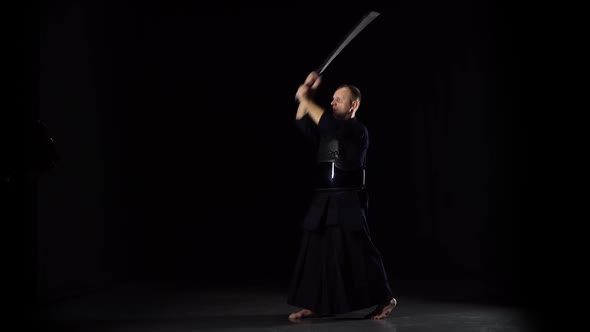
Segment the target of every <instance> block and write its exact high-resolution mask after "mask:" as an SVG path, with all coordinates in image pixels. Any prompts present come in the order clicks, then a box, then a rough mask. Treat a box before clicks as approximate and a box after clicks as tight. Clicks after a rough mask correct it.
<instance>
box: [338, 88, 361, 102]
mask: <svg viewBox="0 0 590 332" xmlns="http://www.w3.org/2000/svg"><path fill="white" fill-rule="evenodd" d="M340 88H347V89H348V90H349V91H350V95H351V96H352V100H358V101H359V103H360V102H361V90H359V88H357V87H356V86H354V85H350V84H342V85H341V86H339V87H338V89H340ZM338 89H336V90H338Z"/></svg>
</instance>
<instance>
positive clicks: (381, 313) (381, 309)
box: [365, 298, 397, 319]
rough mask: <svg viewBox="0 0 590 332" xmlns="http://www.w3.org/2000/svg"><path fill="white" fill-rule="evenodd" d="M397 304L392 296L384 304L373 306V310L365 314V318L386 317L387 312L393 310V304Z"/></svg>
mask: <svg viewBox="0 0 590 332" xmlns="http://www.w3.org/2000/svg"><path fill="white" fill-rule="evenodd" d="M396 305H397V300H396V299H395V298H392V299H391V301H389V302H388V303H386V304H380V305H378V306H377V308H375V310H373V311H372V312H371V313H370V314H368V315H366V316H365V318H367V319H369V318H370V319H382V318H385V317H387V315H389V313H390V312H391V311H392V310H393V308H395V306H396Z"/></svg>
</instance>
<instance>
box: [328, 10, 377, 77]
mask: <svg viewBox="0 0 590 332" xmlns="http://www.w3.org/2000/svg"><path fill="white" fill-rule="evenodd" d="M377 16H379V13H378V12H375V11H372V12H370V13H368V14H366V15H365V16H364V17H363V18H362V19H361V21H360V22H359V23H358V24H357V25H356V26H355V27H354V29H352V30H351V31H350V32H349V33H348V35H347V36H346V38H345V39H344V40H343V41H342V43H340V45H339V46H338V48H336V49H335V50H334V51H332V53H331V54H330V56H328V57H327V58H326V60H325V61H324V63H323V64H322V65H321V66H320V69H318V71H317V72H318V74H320V75H321V74H322V73H323V72H324V70H326V68H327V67H328V65H329V64H330V63H331V62H332V60H334V58H336V56H337V55H338V54H339V53H340V52H341V51H342V50H343V49H344V48H345V47H346V45H348V44H349V43H350V41H351V40H352V39H353V38H354V37H356V35H358V34H359V32H361V31H362V30H363V29H364V28H365V27H366V26H367V25H369V23H371V22H372V21H373V20H374V19H375V18H377Z"/></svg>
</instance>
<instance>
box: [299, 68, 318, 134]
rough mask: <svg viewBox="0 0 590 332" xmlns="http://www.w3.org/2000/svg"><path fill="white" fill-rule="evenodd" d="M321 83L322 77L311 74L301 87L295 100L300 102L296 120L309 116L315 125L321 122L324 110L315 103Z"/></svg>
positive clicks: (314, 73)
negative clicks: (314, 97)
mask: <svg viewBox="0 0 590 332" xmlns="http://www.w3.org/2000/svg"><path fill="white" fill-rule="evenodd" d="M321 82H322V79H321V77H320V75H318V73H316V72H311V73H309V75H307V78H306V79H305V82H304V83H303V84H301V85H300V86H299V88H298V89H297V92H296V93H295V100H296V101H297V102H299V106H298V107H297V113H296V114H295V119H297V120H299V119H301V118H303V117H304V116H305V115H309V116H310V118H311V119H312V120H313V122H314V123H315V124H318V123H319V122H320V118H321V117H322V114H323V113H324V109H323V108H322V107H320V106H319V105H318V104H317V103H316V102H315V101H314V99H313V95H314V93H315V91H316V89H317V88H318V87H319V86H320V84H321Z"/></svg>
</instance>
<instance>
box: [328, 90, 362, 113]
mask: <svg viewBox="0 0 590 332" xmlns="http://www.w3.org/2000/svg"><path fill="white" fill-rule="evenodd" d="M355 103H356V102H354V101H353V100H352V99H351V95H350V91H349V90H348V88H340V89H338V90H336V91H335V92H334V95H333V96H332V102H331V103H330V105H332V111H333V113H334V116H335V117H337V118H339V119H348V118H350V117H351V116H352V110H353V109H354V106H355V105H356V104H355Z"/></svg>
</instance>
